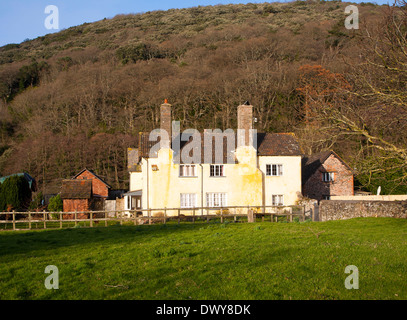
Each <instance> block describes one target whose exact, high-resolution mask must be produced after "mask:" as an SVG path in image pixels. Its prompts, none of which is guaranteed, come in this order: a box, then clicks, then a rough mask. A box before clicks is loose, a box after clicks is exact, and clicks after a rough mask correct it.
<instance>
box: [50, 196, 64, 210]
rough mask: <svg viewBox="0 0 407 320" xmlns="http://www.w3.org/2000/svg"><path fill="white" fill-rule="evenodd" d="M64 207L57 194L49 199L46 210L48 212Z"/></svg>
mask: <svg viewBox="0 0 407 320" xmlns="http://www.w3.org/2000/svg"><path fill="white" fill-rule="evenodd" d="M63 209H64V204H63V201H62V199H61V196H60V195H59V194H58V195H56V196H55V197H52V198H51V199H49V204H48V211H50V212H60V211H62V210H63Z"/></svg>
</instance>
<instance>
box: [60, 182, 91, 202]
mask: <svg viewBox="0 0 407 320" xmlns="http://www.w3.org/2000/svg"><path fill="white" fill-rule="evenodd" d="M91 197H92V180H63V181H62V190H61V198H62V199H90V198H91Z"/></svg>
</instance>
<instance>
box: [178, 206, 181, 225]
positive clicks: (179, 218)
mask: <svg viewBox="0 0 407 320" xmlns="http://www.w3.org/2000/svg"><path fill="white" fill-rule="evenodd" d="M180 212H181V210H180V209H178V224H179V223H180V219H181V218H180V216H179V215H180Z"/></svg>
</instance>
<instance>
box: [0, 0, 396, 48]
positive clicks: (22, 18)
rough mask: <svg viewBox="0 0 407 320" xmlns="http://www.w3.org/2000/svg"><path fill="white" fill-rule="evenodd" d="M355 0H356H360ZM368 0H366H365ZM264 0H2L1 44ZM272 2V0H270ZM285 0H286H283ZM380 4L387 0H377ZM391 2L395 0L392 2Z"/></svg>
mask: <svg viewBox="0 0 407 320" xmlns="http://www.w3.org/2000/svg"><path fill="white" fill-rule="evenodd" d="M361 1H362V0H356V1H354V2H361ZM364 1H365V2H367V0H364ZM249 2H251V3H263V2H266V1H265V0H262V1H255V0H251V1H244V0H240V1H239V0H237V1H236V0H229V1H224V0H213V1H211V0H167V1H164V0H147V1H146V0H143V1H140V0H0V46H3V45H5V44H8V43H20V42H22V41H24V40H25V39H34V38H37V37H39V36H43V35H45V34H47V33H51V32H57V31H59V30H62V29H66V28H69V27H72V26H77V25H80V24H82V23H85V22H94V21H98V20H101V19H103V18H112V17H114V16H115V15H116V14H120V13H139V12H146V11H153V10H167V9H172V8H190V7H196V6H199V5H200V6H207V5H217V4H229V3H249ZM270 2H273V1H270ZM280 2H285V0H283V1H280ZM375 2H376V3H378V4H383V3H388V0H377V1H375ZM390 3H392V2H390ZM49 5H55V6H57V7H58V10H59V30H48V29H47V28H46V27H45V25H44V22H45V19H46V18H47V16H49V15H50V14H46V13H45V8H46V7H47V6H49Z"/></svg>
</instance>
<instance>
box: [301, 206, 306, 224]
mask: <svg viewBox="0 0 407 320" xmlns="http://www.w3.org/2000/svg"><path fill="white" fill-rule="evenodd" d="M304 221H305V206H302V222H304Z"/></svg>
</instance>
